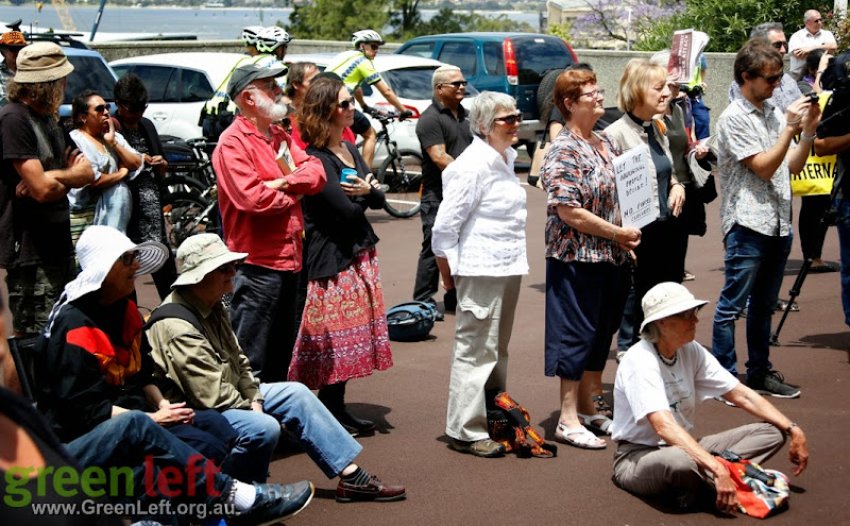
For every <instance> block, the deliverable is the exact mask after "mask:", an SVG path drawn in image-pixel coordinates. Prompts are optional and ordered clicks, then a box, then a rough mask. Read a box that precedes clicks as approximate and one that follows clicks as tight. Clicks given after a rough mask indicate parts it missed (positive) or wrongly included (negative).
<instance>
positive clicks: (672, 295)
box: [640, 281, 708, 331]
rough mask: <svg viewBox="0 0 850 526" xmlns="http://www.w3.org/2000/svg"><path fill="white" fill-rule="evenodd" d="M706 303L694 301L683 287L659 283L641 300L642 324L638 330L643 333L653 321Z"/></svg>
mask: <svg viewBox="0 0 850 526" xmlns="http://www.w3.org/2000/svg"><path fill="white" fill-rule="evenodd" d="M707 303H708V301H706V300H698V299H696V298H695V297H694V295H693V294H691V291H689V290H688V289H687V288H685V286H684V285H680V284H678V283H673V282H672V281H667V282H665V283H659V284H658V285H656V286H654V287H652V288H651V289H649V291H648V292H647V293H646V294H645V295H644V296H643V300H641V307H642V308H643V323H641V324H640V330H641V331H643V329H644V327H646V326H647V325H648V324H650V323H652V322H654V321H658V320H660V319H663V318H666V317H667V316H672V315H674V314H679V313H680V312H685V311H686V310H688V309H693V308H694V307H702V306H703V305H705V304H707Z"/></svg>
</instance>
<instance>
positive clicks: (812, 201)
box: [798, 195, 830, 259]
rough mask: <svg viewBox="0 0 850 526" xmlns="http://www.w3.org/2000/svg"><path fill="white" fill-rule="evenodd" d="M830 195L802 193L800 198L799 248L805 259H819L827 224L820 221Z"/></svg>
mask: <svg viewBox="0 0 850 526" xmlns="http://www.w3.org/2000/svg"><path fill="white" fill-rule="evenodd" d="M829 204H830V196H828V195H804V196H803V197H802V198H800V221H799V223H798V226H799V230H800V248H802V249H803V257H804V258H806V259H820V257H821V252H822V250H823V241H824V239H826V230H827V226H826V224H824V222H823V221H822V219H823V215H824V213H825V212H826V211H827V210H828V209H829Z"/></svg>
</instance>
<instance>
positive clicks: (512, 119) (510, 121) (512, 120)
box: [493, 112, 522, 126]
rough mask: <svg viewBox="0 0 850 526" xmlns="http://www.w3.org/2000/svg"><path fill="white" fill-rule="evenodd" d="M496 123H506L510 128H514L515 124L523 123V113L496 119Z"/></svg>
mask: <svg viewBox="0 0 850 526" xmlns="http://www.w3.org/2000/svg"><path fill="white" fill-rule="evenodd" d="M493 120H494V121H499V122H504V123H505V124H507V125H508V126H513V125H514V124H519V123H520V122H522V113H519V112H517V113H514V114H513V115H506V116H504V117H496V118H495V119H493Z"/></svg>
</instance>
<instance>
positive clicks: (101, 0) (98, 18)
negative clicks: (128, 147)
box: [89, 0, 106, 42]
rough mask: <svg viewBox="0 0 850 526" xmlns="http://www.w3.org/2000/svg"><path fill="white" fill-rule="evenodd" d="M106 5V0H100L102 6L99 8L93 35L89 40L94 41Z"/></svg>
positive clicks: (92, 30)
mask: <svg viewBox="0 0 850 526" xmlns="http://www.w3.org/2000/svg"><path fill="white" fill-rule="evenodd" d="M105 6H106V0H100V7H99V8H98V9H97V16H96V17H95V18H94V25H92V26H91V35H90V36H89V40H90V41H92V42H94V36H95V35H96V34H97V26H99V25H100V17H101V16H103V8H104V7H105Z"/></svg>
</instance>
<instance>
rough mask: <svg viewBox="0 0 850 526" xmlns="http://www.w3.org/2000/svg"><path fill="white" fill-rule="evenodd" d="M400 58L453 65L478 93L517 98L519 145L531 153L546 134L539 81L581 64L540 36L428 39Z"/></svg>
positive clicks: (414, 42) (412, 43)
mask: <svg viewBox="0 0 850 526" xmlns="http://www.w3.org/2000/svg"><path fill="white" fill-rule="evenodd" d="M396 54H399V55H407V56H417V57H427V58H433V59H436V60H439V61H441V62H446V63H448V64H454V65H455V66H457V67H459V68H460V69H461V70H462V71H463V74H464V76H465V77H466V80H468V81H469V82H470V83H471V84H473V85H474V86H475V87H476V88H478V90H480V91H499V92H502V93H507V94H508V95H510V96H512V97H513V98H515V99H516V101H517V108H519V110H520V111H522V114H523V115H522V116H523V123H522V126H521V127H520V140H521V141H523V142H524V143H525V144H526V145H527V146H529V147H530V146H531V145H533V144H534V142H535V140H536V137H537V134H538V133H539V132H540V131H542V129H543V123H541V122H540V115H539V105H538V102H537V88H538V86H539V84H540V82H541V80H542V79H543V77H544V76H545V75H546V73H547V72H549V71H552V70H556V69H558V70H560V69H564V68H565V67H567V66H569V65H570V64H573V63H575V62H578V57H577V56H576V54H575V52H574V51H573V49H572V48H571V47H570V45H569V44H568V43H567V42H566V41H564V40H563V39H561V38H559V37H556V36H553V35H543V34H536V33H450V34H443V35H427V36H421V37H416V38H413V39H411V40H408V41H407V42H405V43H404V44H403V45H402V46H401V47H399V48H398V49H397V50H396ZM529 149H530V148H529ZM529 153H531V152H529Z"/></svg>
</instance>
